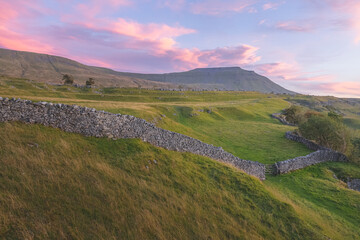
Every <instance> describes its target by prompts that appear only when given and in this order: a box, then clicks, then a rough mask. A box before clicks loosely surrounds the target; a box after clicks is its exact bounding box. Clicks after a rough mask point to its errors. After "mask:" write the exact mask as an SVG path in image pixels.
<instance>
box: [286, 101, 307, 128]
mask: <svg viewBox="0 0 360 240" xmlns="http://www.w3.org/2000/svg"><path fill="white" fill-rule="evenodd" d="M303 112H304V111H303V108H302V107H300V106H296V105H292V106H291V107H289V108H287V109H285V110H284V115H285V117H286V121H288V122H290V123H293V124H300V123H302V122H303V121H304V113H303Z"/></svg>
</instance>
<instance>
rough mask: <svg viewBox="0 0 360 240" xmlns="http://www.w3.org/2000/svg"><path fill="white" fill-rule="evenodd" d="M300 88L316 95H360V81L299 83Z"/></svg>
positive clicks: (356, 96)
mask: <svg viewBox="0 0 360 240" xmlns="http://www.w3.org/2000/svg"><path fill="white" fill-rule="evenodd" d="M296 86H297V88H298V89H303V90H304V91H303V92H306V93H310V94H311V93H312V94H316V95H332V96H333V95H335V96H338V97H349V98H351V97H355V98H359V97H360V83H359V82H328V83H316V82H315V83H299V84H296Z"/></svg>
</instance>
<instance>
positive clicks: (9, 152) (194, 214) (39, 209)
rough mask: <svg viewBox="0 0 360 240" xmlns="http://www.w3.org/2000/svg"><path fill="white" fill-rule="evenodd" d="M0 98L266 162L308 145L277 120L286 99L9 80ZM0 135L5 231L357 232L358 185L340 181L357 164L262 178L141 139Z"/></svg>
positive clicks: (102, 234) (328, 235)
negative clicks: (57, 107) (136, 121)
mask: <svg viewBox="0 0 360 240" xmlns="http://www.w3.org/2000/svg"><path fill="white" fill-rule="evenodd" d="M0 96H1V97H15V98H22V99H29V100H33V101H49V102H59V103H60V102H61V103H65V104H77V105H81V106H87V107H94V108H96V109H98V110H106V111H109V112H113V113H122V114H130V115H134V116H137V117H141V118H144V119H146V120H147V121H150V122H153V123H154V124H156V125H157V126H158V127H162V128H165V129H168V130H172V131H175V132H179V133H182V134H186V135H189V136H192V137H194V138H197V139H200V140H202V141H204V142H207V143H210V144H213V145H216V146H221V147H223V148H224V149H225V150H227V151H229V152H231V153H233V154H234V155H236V156H238V157H240V158H243V159H248V160H254V161H259V162H262V163H273V162H276V161H280V160H285V159H288V158H293V157H297V156H301V155H306V154H308V153H310V151H309V150H308V149H306V148H305V147H304V146H302V145H301V144H298V143H295V142H291V141H288V140H286V139H285V138H284V134H285V132H286V131H289V130H294V129H295V128H294V127H289V126H284V125H282V124H280V123H279V122H278V121H277V120H275V119H272V118H271V116H270V115H271V114H272V113H275V112H279V111H281V110H282V109H284V108H287V107H288V106H290V103H289V102H288V101H286V99H287V98H288V96H283V95H271V94H260V93H255V92H192V91H184V92H173V91H159V90H144V89H116V88H105V89H96V88H93V89H89V88H85V89H84V88H76V87H71V86H53V85H47V84H43V83H36V82H33V81H28V80H23V79H9V78H5V77H3V78H1V80H0ZM354 118H355V117H354ZM355 119H356V118H355ZM0 139H1V145H0V183H1V184H0V189H1V191H0V192H1V194H0V238H5V239H53V238H60V239H64V238H66V239H339V240H342V239H358V238H359V236H360V229H359V227H358V226H359V225H360V214H359V211H360V193H359V192H355V191H353V190H349V189H348V188H347V187H346V184H345V183H344V182H343V181H341V179H343V180H344V179H346V178H348V177H350V178H356V177H358V178H360V167H359V166H358V165H355V164H353V163H324V164H320V165H316V166H312V167H308V168H306V169H303V170H299V171H296V172H293V173H290V174H286V175H282V176H267V180H265V181H263V182H261V181H259V180H258V179H256V178H253V177H250V176H248V175H246V174H245V173H243V172H241V171H239V170H238V169H236V168H233V167H231V166H228V165H224V164H222V163H219V162H216V161H214V160H212V159H209V158H205V157H201V156H197V155H194V154H190V153H178V152H173V151H167V150H164V149H161V148H157V147H154V146H151V145H149V144H147V143H143V142H141V141H140V140H138V139H121V140H115V141H114V140H109V139H100V138H92V137H83V136H80V135H78V134H71V133H65V132H62V131H60V130H58V129H53V128H48V127H44V126H39V125H27V124H22V123H0ZM154 160H155V161H154ZM334 176H337V178H338V179H337V178H335V177H334Z"/></svg>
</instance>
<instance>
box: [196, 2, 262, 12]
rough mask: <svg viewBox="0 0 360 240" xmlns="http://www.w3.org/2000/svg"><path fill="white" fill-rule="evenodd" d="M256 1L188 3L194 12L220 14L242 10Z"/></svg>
mask: <svg viewBox="0 0 360 240" xmlns="http://www.w3.org/2000/svg"><path fill="white" fill-rule="evenodd" d="M257 2H258V1H257V0H228V1H221V0H203V1H200V2H196V3H192V4H190V9H191V11H192V12H193V13H195V14H204V15H221V14H224V13H227V12H242V11H244V10H246V9H247V8H249V7H250V6H252V5H254V4H255V3H257Z"/></svg>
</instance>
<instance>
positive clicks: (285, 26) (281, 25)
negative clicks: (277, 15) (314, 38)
mask: <svg viewBox="0 0 360 240" xmlns="http://www.w3.org/2000/svg"><path fill="white" fill-rule="evenodd" d="M313 27H314V25H312V26H310V25H309V24H307V23H305V22H302V23H296V22H294V21H287V22H278V23H277V24H275V28H276V29H280V30H284V31H292V32H308V31H310V30H312V28H313Z"/></svg>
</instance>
